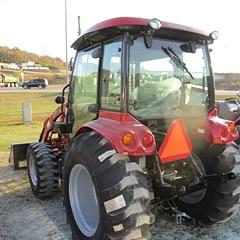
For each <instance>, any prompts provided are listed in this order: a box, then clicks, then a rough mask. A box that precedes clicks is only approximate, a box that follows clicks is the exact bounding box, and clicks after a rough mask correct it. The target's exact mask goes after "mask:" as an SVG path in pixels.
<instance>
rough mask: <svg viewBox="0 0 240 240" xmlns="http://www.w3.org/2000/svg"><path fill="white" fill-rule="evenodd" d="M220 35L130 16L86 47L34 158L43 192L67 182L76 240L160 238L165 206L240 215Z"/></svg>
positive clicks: (92, 32) (89, 37)
mask: <svg viewBox="0 0 240 240" xmlns="http://www.w3.org/2000/svg"><path fill="white" fill-rule="evenodd" d="M215 38H216V34H215V33H214V32H213V33H212V34H210V35H209V34H206V33H204V32H202V31H200V30H197V29H193V28H190V27H187V26H182V25H178V24H173V23H168V22H163V21H159V20H158V19H152V20H150V19H143V18H125V17H124V18H115V19H110V20H106V21H104V22H101V23H99V24H97V25H95V26H93V27H92V28H91V29H89V30H87V31H86V32H85V33H83V34H82V35H81V36H80V37H79V38H78V39H77V40H76V41H75V42H74V44H73V48H74V49H76V57H75V61H74V64H73V66H72V76H71V80H70V83H69V84H68V85H67V86H66V87H65V88H64V89H63V92H62V96H58V97H57V98H56V103H58V104H60V107H59V108H58V109H57V110H56V111H55V112H54V113H53V114H52V115H51V116H49V117H48V118H47V119H46V121H45V122H44V126H43V130H42V132H41V135H40V139H39V142H38V143H34V144H31V145H30V146H29V148H28V158H27V162H28V175H29V180H30V183H31V187H32V191H33V193H34V194H35V195H36V196H37V197H38V198H40V199H45V198H46V197H51V196H52V195H54V194H55V193H56V192H57V191H58V190H59V189H60V188H62V189H63V194H64V205H65V208H66V213H67V218H68V222H69V224H70V226H71V229H72V236H73V239H74V240H76V239H86V240H90V239H92V240H93V239H95V240H102V239H108V240H110V239H111V240H112V239H116V240H117V239H119V240H120V239H122V240H131V239H132V240H133V239H136V240H137V239H138V240H147V239H151V233H150V230H149V229H150V228H149V226H150V225H151V224H153V223H154V214H153V212H154V211H153V207H154V206H155V205H157V206H162V207H164V208H165V207H166V206H167V207H170V208H171V209H175V210H179V211H182V212H185V213H186V214H187V215H189V216H190V217H192V218H195V219H196V220H197V221H198V222H200V223H202V224H204V225H211V224H215V223H221V222H225V221H227V220H229V219H230V218H231V217H232V216H233V215H234V214H235V213H236V212H237V209H238V206H239V203H238V202H239V194H240V188H239V187H240V177H239V172H240V171H239V148H238V145H237V144H236V143H234V141H235V140H236V139H238V138H239V135H238V132H237V129H236V127H235V125H234V122H233V121H230V120H224V119H222V118H220V117H219V112H218V108H217V106H216V104H215V96H214V80H213V73H212V69H211V63H210V56H209V50H208V46H209V44H212V43H213V41H214V40H215ZM66 89H68V94H66V92H67V91H66ZM67 95H68V96H67ZM152 203H154V204H152Z"/></svg>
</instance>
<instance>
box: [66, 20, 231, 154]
mask: <svg viewBox="0 0 240 240" xmlns="http://www.w3.org/2000/svg"><path fill="white" fill-rule="evenodd" d="M216 38H217V37H216V33H215V32H213V33H212V34H210V35H208V34H206V33H204V32H202V31H200V30H196V29H192V28H189V27H186V26H181V25H178V24H172V23H167V22H162V21H159V20H158V19H152V20H149V19H141V18H117V19H110V20H107V21H105V22H102V23H100V24H98V25H95V26H94V27H92V28H91V29H89V30H88V31H86V32H85V33H83V35H82V36H80V37H79V39H78V40H77V41H75V43H74V44H73V47H74V48H75V49H76V50H77V54H76V58H75V63H74V66H73V73H72V79H71V83H70V88H71V90H70V93H71V94H70V96H69V110H70V111H69V113H70V115H71V116H70V117H69V119H71V120H72V124H73V135H75V134H76V132H78V131H79V128H80V127H82V126H85V127H90V126H89V124H88V122H89V121H92V120H94V119H98V118H99V117H101V116H102V114H104V116H106V114H105V113H108V114H107V116H108V117H110V118H112V117H113V118H114V116H115V115H116V113H119V114H120V115H121V116H122V115H127V116H128V117H129V118H133V119H135V120H136V121H139V122H141V123H142V124H143V125H145V126H147V127H148V128H149V129H150V130H151V131H152V132H153V133H157V134H155V139H162V137H161V135H162V133H166V131H167V129H168V128H169V125H170V124H171V122H172V121H173V120H175V119H183V120H184V122H185V124H186V126H187V128H188V130H189V134H190V135H191V137H192V141H193V142H194V141H195V135H196V132H197V131H198V134H200V135H201V134H202V135H204V136H205V131H204V130H203V128H204V127H205V124H206V119H207V118H208V114H209V112H211V111H212V110H213V109H214V104H215V96H214V80H213V73H212V70H211V63H210V56H209V51H208V45H209V44H211V43H213V41H214V39H216ZM117 115H118V114H117ZM118 116H119V115H118ZM86 123H87V125H88V126H86V125H84V124H86ZM91 127H92V126H91ZM80 131H82V130H80ZM194 134H195V135H194ZM205 137H206V138H207V137H209V136H205ZM200 138H202V136H201V137H200ZM229 138H231V136H230V135H229ZM228 140H229V139H228ZM196 141H197V142H198V143H197V144H196V145H197V148H201V147H203V148H204V147H206V146H205V144H204V142H202V144H199V138H198V137H197V140H196ZM200 141H201V140H200ZM159 144H161V140H160V142H159V143H157V145H159ZM202 145H203V146H202ZM194 146H195V144H194ZM201 150H202V149H201ZM196 151H198V149H196Z"/></svg>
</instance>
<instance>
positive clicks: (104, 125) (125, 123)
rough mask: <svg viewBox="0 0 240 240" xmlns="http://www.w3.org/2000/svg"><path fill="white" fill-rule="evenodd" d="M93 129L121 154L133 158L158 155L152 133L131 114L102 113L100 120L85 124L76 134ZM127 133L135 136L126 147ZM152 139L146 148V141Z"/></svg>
mask: <svg viewBox="0 0 240 240" xmlns="http://www.w3.org/2000/svg"><path fill="white" fill-rule="evenodd" d="M89 129H92V130H94V131H96V132H98V133H99V134H100V135H102V136H103V137H104V138H105V139H106V140H107V141H108V142H109V143H110V144H111V145H112V146H113V148H115V149H116V150H117V151H118V152H119V153H121V154H125V155H131V156H149V155H153V154H156V142H155V138H154V136H153V134H152V132H151V131H150V130H149V129H148V128H147V127H146V126H144V125H143V124H142V123H140V122H139V121H137V120H136V119H135V118H134V117H133V116H132V115H130V114H129V113H118V112H110V111H100V113H99V118H98V119H97V120H95V121H92V122H88V123H86V124H84V125H83V126H82V127H81V128H80V129H79V130H78V132H77V133H76V136H77V135H79V134H80V133H82V132H84V131H87V130H89ZM126 133H130V134H132V135H133V136H134V141H133V143H132V144H130V145H124V144H123V141H122V138H123V136H124V135H125V134H126ZM146 137H148V138H150V139H152V144H149V145H148V146H146V142H145V141H144V139H146Z"/></svg>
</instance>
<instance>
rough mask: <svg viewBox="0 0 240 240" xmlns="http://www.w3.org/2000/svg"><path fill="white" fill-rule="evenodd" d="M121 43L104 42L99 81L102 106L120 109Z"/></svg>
mask: <svg viewBox="0 0 240 240" xmlns="http://www.w3.org/2000/svg"><path fill="white" fill-rule="evenodd" d="M121 54H122V43H121V42H114V43H109V44H106V45H105V47H104V55H103V70H102V81H101V84H102V86H101V90H102V93H101V106H102V108H107V109H113V110H115V109H116V110H120V95H121Z"/></svg>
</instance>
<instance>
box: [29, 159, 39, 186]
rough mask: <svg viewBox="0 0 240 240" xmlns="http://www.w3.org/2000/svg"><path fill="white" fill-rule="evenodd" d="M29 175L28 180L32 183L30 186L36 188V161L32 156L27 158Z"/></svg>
mask: <svg viewBox="0 0 240 240" xmlns="http://www.w3.org/2000/svg"><path fill="white" fill-rule="evenodd" d="M29 173H30V178H31V181H32V184H33V185H34V186H37V182H38V180H37V167H36V160H35V158H34V157H33V156H30V158H29Z"/></svg>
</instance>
